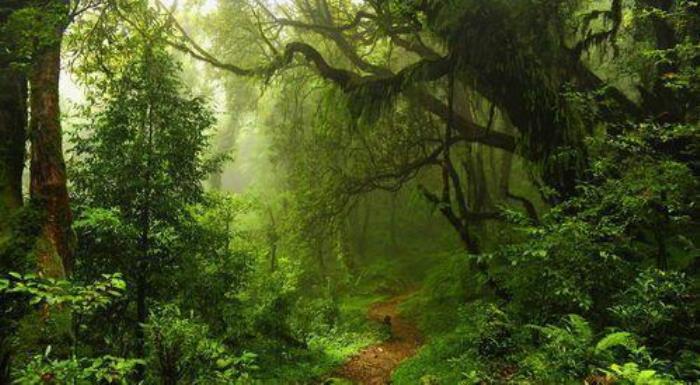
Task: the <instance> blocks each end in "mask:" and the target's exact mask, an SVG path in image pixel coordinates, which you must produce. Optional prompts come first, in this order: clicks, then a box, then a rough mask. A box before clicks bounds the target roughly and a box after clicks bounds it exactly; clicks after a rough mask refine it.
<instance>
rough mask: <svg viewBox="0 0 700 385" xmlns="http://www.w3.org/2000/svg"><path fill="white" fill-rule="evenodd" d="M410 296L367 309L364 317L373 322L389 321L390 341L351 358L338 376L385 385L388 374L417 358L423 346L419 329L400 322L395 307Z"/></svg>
mask: <svg viewBox="0 0 700 385" xmlns="http://www.w3.org/2000/svg"><path fill="white" fill-rule="evenodd" d="M411 294H412V293H408V294H403V295H400V296H397V297H394V298H392V299H390V300H388V301H384V302H379V303H376V304H374V305H372V307H371V308H370V310H369V312H368V314H367V317H368V318H369V319H370V320H372V321H376V322H384V320H385V317H386V316H389V317H391V338H390V339H388V340H387V341H384V342H382V343H380V344H377V345H373V346H370V347H368V348H366V349H365V350H363V351H361V352H360V353H359V354H358V355H356V356H354V357H352V358H351V359H350V360H349V361H348V362H346V363H345V365H343V366H342V367H341V368H340V369H339V370H338V371H337V373H336V374H337V376H338V377H341V378H344V379H347V380H350V381H352V382H353V383H355V384H362V385H385V384H389V383H390V380H391V373H392V372H393V371H394V369H396V367H397V366H399V364H400V363H401V361H403V360H405V359H407V358H409V357H411V356H413V355H414V354H416V352H417V350H418V347H419V346H420V345H421V343H422V338H421V335H420V332H419V331H418V328H417V327H416V326H415V325H413V324H412V323H411V322H409V321H407V320H404V319H402V318H401V317H400V316H399V314H398V309H397V307H398V305H399V304H400V303H402V302H403V301H405V300H406V299H407V298H408V297H410V296H411Z"/></svg>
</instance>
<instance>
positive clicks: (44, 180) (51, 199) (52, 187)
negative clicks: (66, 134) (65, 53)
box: [29, 25, 74, 277]
mask: <svg viewBox="0 0 700 385" xmlns="http://www.w3.org/2000/svg"><path fill="white" fill-rule="evenodd" d="M64 28H65V26H63V25H60V26H57V27H56V28H55V29H54V32H55V35H54V36H52V37H51V39H49V40H52V41H51V42H49V43H47V45H46V46H45V47H41V49H40V51H39V52H38V53H37V55H36V59H35V62H34V63H33V66H32V68H31V71H30V76H29V84H30V90H31V96H30V106H31V117H30V139H31V185H30V192H31V198H32V201H33V203H34V204H36V205H38V207H39V208H40V209H41V210H42V212H43V215H44V217H43V223H42V228H41V234H40V235H39V238H38V239H37V243H36V248H35V252H36V257H37V262H38V264H39V270H40V273H41V274H42V275H44V276H48V277H64V276H65V275H66V273H67V272H68V273H70V271H71V268H72V266H73V252H72V251H73V244H74V234H73V232H72V229H71V222H72V213H71V210H70V206H69V199H68V188H67V186H66V165H65V162H64V159H63V144H62V131H61V122H60V110H59V105H58V100H59V99H58V80H59V74H60V68H61V38H62V35H63V31H64Z"/></svg>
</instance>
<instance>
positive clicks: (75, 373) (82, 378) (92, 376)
mask: <svg viewBox="0 0 700 385" xmlns="http://www.w3.org/2000/svg"><path fill="white" fill-rule="evenodd" d="M50 352H51V347H50V346H49V347H48V348H47V349H46V352H45V353H44V354H43V355H38V356H35V357H33V358H32V360H31V361H30V362H29V364H28V365H27V366H25V367H24V368H22V369H20V370H19V371H18V373H17V374H16V379H15V383H17V384H20V385H44V384H76V385H88V384H118V385H127V384H130V383H131V382H130V380H129V378H130V376H131V375H132V374H133V373H134V372H135V370H136V367H137V366H138V365H143V364H144V362H143V361H142V360H139V359H124V358H119V357H113V356H109V355H108V356H102V357H98V358H71V359H67V360H60V359H52V358H51V357H50V356H49V353H50Z"/></svg>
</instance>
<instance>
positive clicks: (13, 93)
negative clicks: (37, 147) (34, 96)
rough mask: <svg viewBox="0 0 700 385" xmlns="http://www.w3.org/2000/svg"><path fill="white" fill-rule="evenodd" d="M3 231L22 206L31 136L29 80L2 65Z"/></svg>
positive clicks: (0, 214) (0, 199) (0, 171)
mask: <svg viewBox="0 0 700 385" xmlns="http://www.w3.org/2000/svg"><path fill="white" fill-rule="evenodd" d="M0 89H2V90H3V91H2V93H0V138H3V140H2V142H0V234H2V233H3V232H5V231H6V230H8V225H9V223H8V220H9V218H10V216H11V215H12V213H13V212H14V211H15V210H17V209H18V208H19V207H21V206H22V171H23V170H24V157H25V142H26V138H27V105H26V104H27V103H26V100H27V79H26V77H25V76H24V75H23V74H21V73H19V72H17V71H13V70H11V69H10V68H9V65H5V63H3V65H2V66H1V67H0Z"/></svg>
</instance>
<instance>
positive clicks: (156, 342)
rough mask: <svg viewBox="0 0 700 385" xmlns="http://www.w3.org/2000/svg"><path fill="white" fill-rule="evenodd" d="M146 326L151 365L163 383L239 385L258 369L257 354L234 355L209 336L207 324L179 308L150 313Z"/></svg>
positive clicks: (168, 307)
mask: <svg viewBox="0 0 700 385" xmlns="http://www.w3.org/2000/svg"><path fill="white" fill-rule="evenodd" d="M145 328H146V332H147V335H148V345H147V346H148V352H149V353H148V354H149V355H148V358H147V362H148V367H149V368H151V369H152V374H151V375H152V376H153V377H154V379H158V382H161V383H163V384H177V383H181V382H183V381H184V382H186V383H190V384H238V383H243V382H244V381H243V380H245V379H246V378H248V376H249V373H250V372H251V371H254V370H255V369H256V366H255V364H254V362H255V357H256V355H255V354H252V353H249V352H244V353H242V354H241V355H240V356H235V355H233V354H232V353H231V352H230V351H229V350H228V349H227V348H226V346H225V345H223V344H222V343H221V342H219V341H217V340H214V339H211V338H210V337H209V330H208V327H207V326H206V325H205V324H202V323H200V322H197V321H196V320H194V319H192V318H187V317H183V316H182V314H181V313H180V311H179V310H178V309H177V308H176V307H173V306H166V307H164V308H162V309H160V310H159V311H158V312H157V313H154V314H151V317H150V320H149V323H148V325H146V326H145Z"/></svg>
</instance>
